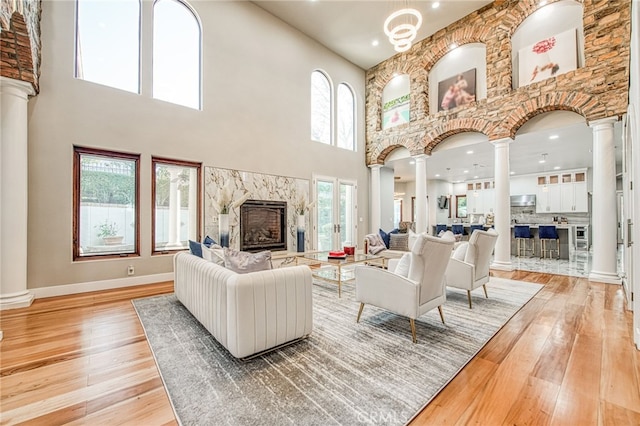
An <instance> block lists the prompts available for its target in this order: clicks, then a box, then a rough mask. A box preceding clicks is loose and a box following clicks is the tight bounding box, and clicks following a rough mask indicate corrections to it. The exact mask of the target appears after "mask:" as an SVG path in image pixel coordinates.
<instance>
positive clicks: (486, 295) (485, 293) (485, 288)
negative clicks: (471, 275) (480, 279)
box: [482, 284, 489, 299]
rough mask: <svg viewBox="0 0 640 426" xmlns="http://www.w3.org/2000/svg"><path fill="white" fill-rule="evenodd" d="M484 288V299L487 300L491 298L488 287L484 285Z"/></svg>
mask: <svg viewBox="0 0 640 426" xmlns="http://www.w3.org/2000/svg"><path fill="white" fill-rule="evenodd" d="M482 288H483V290H484V297H486V298H487V299H488V298H489V295H488V294H487V286H486V285H484V284H482Z"/></svg>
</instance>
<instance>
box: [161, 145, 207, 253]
mask: <svg viewBox="0 0 640 426" xmlns="http://www.w3.org/2000/svg"><path fill="white" fill-rule="evenodd" d="M157 164H164V165H169V166H182V167H194V168H195V169H196V179H197V181H198V190H197V196H196V209H197V212H198V214H197V218H198V219H197V223H196V229H197V231H196V236H197V239H198V241H201V240H202V214H201V209H202V201H201V199H202V163H199V162H195V161H186V160H176V159H173V158H165V157H151V255H152V256H158V255H164V254H173V253H176V252H178V251H184V250H188V249H189V248H188V247H186V248H182V249H172V250H157V249H156V165H157Z"/></svg>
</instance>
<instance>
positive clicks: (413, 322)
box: [409, 318, 418, 343]
mask: <svg viewBox="0 0 640 426" xmlns="http://www.w3.org/2000/svg"><path fill="white" fill-rule="evenodd" d="M409 324H411V337H412V338H413V343H418V338H417V337H416V322H415V320H414V319H413V318H409Z"/></svg>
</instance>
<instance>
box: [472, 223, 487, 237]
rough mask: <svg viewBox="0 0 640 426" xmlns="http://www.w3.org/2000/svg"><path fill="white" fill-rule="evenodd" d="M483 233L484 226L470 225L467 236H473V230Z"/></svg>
mask: <svg viewBox="0 0 640 426" xmlns="http://www.w3.org/2000/svg"><path fill="white" fill-rule="evenodd" d="M476 229H477V230H479V231H484V225H471V226H470V231H469V234H471V235H473V231H475V230H476Z"/></svg>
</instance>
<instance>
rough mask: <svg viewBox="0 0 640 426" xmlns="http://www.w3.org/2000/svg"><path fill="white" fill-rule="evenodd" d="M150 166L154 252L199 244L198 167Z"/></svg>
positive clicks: (184, 164)
mask: <svg viewBox="0 0 640 426" xmlns="http://www.w3.org/2000/svg"><path fill="white" fill-rule="evenodd" d="M151 162H152V165H153V177H152V179H153V180H152V182H153V183H152V185H153V190H152V194H153V252H155V253H157V252H168V251H170V250H183V249H187V248H189V240H195V241H198V240H199V239H200V238H199V237H198V236H199V233H200V232H199V225H200V222H199V217H200V215H199V214H198V212H199V211H200V203H199V200H200V163H191V162H186V161H176V160H166V159H160V158H152V159H151Z"/></svg>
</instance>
